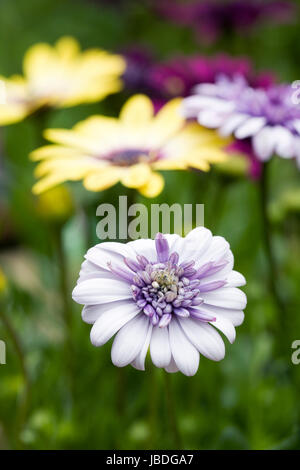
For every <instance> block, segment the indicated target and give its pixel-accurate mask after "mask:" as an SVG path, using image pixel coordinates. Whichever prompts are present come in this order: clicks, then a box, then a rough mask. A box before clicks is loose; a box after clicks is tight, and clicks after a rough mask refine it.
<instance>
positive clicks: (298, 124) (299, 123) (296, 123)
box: [293, 119, 300, 134]
mask: <svg viewBox="0 0 300 470" xmlns="http://www.w3.org/2000/svg"><path fill="white" fill-rule="evenodd" d="M293 126H294V128H295V129H296V131H297V132H298V134H300V119H295V120H294V121H293Z"/></svg>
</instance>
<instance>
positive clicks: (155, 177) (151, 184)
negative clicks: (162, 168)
mask: <svg viewBox="0 0 300 470" xmlns="http://www.w3.org/2000/svg"><path fill="white" fill-rule="evenodd" d="M164 185H165V182H164V179H163V177H162V176H161V175H160V174H159V173H152V175H151V177H150V178H149V180H148V182H147V184H145V185H144V186H141V187H140V188H138V190H139V192H140V193H141V194H142V195H143V196H145V197H150V198H152V197H156V196H158V195H159V194H160V193H161V192H162V190H163V188H164Z"/></svg>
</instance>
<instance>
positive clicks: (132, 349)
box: [111, 314, 149, 367]
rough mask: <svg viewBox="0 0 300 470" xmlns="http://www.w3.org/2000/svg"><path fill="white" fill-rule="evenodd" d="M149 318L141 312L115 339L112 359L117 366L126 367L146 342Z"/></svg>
mask: <svg viewBox="0 0 300 470" xmlns="http://www.w3.org/2000/svg"><path fill="white" fill-rule="evenodd" d="M148 325H149V319H148V318H147V317H146V316H145V315H143V314H141V315H138V316H137V317H136V318H134V319H133V320H131V321H130V322H128V323H126V325H125V326H123V327H122V328H121V330H120V331H119V332H118V334H117V336H116V337H115V339H114V342H113V345H112V349H111V359H112V362H113V364H114V365H115V366H117V367H124V366H126V365H128V364H130V363H131V362H132V361H133V360H134V359H135V358H136V357H137V355H138V354H139V352H140V351H141V349H142V347H143V345H144V344H145V340H146V336H147V333H148Z"/></svg>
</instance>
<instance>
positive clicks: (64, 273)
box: [54, 226, 74, 395]
mask: <svg viewBox="0 0 300 470" xmlns="http://www.w3.org/2000/svg"><path fill="white" fill-rule="evenodd" d="M62 235H63V233H62V227H61V226H59V227H55V228H54V240H55V250H56V257H57V263H58V269H59V289H60V295H61V301H62V318H63V322H64V326H65V334H66V362H67V370H68V376H69V381H70V387H71V393H72V395H73V392H74V360H73V359H74V350H73V349H74V348H73V342H72V304H71V296H70V292H69V284H68V268H67V259H66V255H65V249H64V245H63V237H62Z"/></svg>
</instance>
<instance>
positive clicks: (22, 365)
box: [0, 310, 31, 448]
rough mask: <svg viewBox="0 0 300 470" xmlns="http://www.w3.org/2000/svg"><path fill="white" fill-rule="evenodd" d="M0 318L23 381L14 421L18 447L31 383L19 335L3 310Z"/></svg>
mask: <svg viewBox="0 0 300 470" xmlns="http://www.w3.org/2000/svg"><path fill="white" fill-rule="evenodd" d="M0 318H1V319H2V322H3V324H4V326H5V328H6V330H7V332H8V334H9V336H10V338H11V341H12V345H13V347H14V349H15V352H16V355H17V357H18V359H19V363H20V368H21V373H22V377H23V382H24V391H23V396H22V401H21V404H20V409H19V414H18V417H17V423H16V434H17V441H18V447H20V448H21V447H22V442H21V438H20V434H21V432H22V430H23V428H24V425H25V423H26V419H27V415H28V411H29V408H30V400H31V383H30V378H29V373H28V370H27V366H26V362H25V359H24V352H23V347H22V344H21V342H20V340H19V337H18V335H17V333H16V331H15V329H14V326H13V325H12V323H11V321H10V319H9V317H8V316H7V315H6V314H5V313H4V311H3V310H1V311H0Z"/></svg>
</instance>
